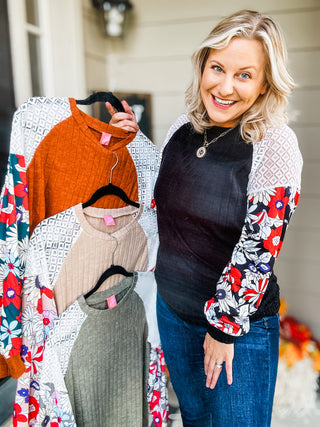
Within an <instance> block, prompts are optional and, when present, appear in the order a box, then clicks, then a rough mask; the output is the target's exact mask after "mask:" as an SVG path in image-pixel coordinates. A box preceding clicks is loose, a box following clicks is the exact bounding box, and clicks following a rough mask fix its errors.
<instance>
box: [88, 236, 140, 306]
mask: <svg viewBox="0 0 320 427" xmlns="http://www.w3.org/2000/svg"><path fill="white" fill-rule="evenodd" d="M112 237H113V238H114V239H115V241H116V247H115V249H114V250H113V252H112V260H111V266H110V267H109V268H107V269H106V270H105V271H104V272H103V273H102V274H101V276H100V278H99V280H98V281H97V283H96V285H95V286H94V287H93V288H92V289H91V290H90V291H89V292H87V293H86V294H85V295H84V298H88V297H89V296H90V295H92V294H93V293H95V292H96V291H97V290H98V289H99V288H100V286H101V285H102V283H103V282H104V281H106V280H107V279H109V277H111V276H114V275H115V274H122V275H123V276H125V277H132V276H133V273H132V272H129V271H127V270H126V269H125V268H124V267H122V266H121V265H114V253H115V251H116V249H117V247H118V240H117V239H116V238H115V237H114V236H112Z"/></svg>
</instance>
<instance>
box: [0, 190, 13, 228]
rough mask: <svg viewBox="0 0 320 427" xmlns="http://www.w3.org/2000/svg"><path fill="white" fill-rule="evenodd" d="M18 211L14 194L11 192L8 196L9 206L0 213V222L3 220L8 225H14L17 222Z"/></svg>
mask: <svg viewBox="0 0 320 427" xmlns="http://www.w3.org/2000/svg"><path fill="white" fill-rule="evenodd" d="M16 219H17V212H16V209H15V201H14V196H13V195H12V194H10V195H9V196H8V203H7V207H5V208H3V209H2V211H1V214H0V222H3V223H5V224H8V225H12V224H13V223H15V222H16Z"/></svg>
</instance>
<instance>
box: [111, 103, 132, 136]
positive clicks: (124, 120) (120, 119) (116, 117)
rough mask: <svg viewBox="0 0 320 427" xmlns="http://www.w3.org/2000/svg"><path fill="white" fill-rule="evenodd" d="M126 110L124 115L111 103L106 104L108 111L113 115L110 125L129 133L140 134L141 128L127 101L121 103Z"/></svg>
mask: <svg viewBox="0 0 320 427" xmlns="http://www.w3.org/2000/svg"><path fill="white" fill-rule="evenodd" d="M121 104H122V105H123V108H124V111H125V112H124V113H119V112H118V111H117V110H116V109H115V108H114V107H113V106H112V105H111V104H110V102H106V107H107V110H108V111H109V113H110V115H111V120H110V122H109V124H110V125H112V126H116V127H119V128H121V129H124V130H127V131H129V132H135V133H136V132H138V130H139V126H138V123H137V120H136V116H135V115H134V113H133V111H132V110H131V108H130V107H129V105H128V103H127V102H126V101H121Z"/></svg>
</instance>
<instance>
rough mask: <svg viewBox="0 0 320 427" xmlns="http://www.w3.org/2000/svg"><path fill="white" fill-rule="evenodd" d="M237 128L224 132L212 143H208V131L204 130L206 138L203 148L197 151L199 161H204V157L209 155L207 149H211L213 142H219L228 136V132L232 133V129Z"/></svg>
mask: <svg viewBox="0 0 320 427" xmlns="http://www.w3.org/2000/svg"><path fill="white" fill-rule="evenodd" d="M235 127H236V126H233V127H232V128H229V129H227V130H225V131H224V132H222V133H221V134H220V135H218V136H216V137H215V138H213V139H212V140H211V141H209V142H208V140H207V130H206V129H205V130H204V138H203V146H202V147H200V148H198V149H197V157H198V158H199V159H202V157H204V156H205V155H206V153H207V148H208V147H209V145H210V144H212V143H213V142H216V141H218V139H220V138H222V137H223V136H225V135H227V133H228V132H230V131H232V129H234V128H235Z"/></svg>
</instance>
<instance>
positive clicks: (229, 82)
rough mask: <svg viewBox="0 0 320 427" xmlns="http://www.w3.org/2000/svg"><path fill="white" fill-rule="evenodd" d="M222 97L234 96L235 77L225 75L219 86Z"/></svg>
mask: <svg viewBox="0 0 320 427" xmlns="http://www.w3.org/2000/svg"><path fill="white" fill-rule="evenodd" d="M219 94H220V96H222V97H224V96H229V95H232V94H233V77H232V76H228V75H227V74H225V75H224V76H223V77H222V79H221V80H220V84H219Z"/></svg>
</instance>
